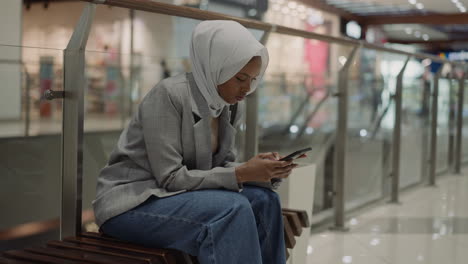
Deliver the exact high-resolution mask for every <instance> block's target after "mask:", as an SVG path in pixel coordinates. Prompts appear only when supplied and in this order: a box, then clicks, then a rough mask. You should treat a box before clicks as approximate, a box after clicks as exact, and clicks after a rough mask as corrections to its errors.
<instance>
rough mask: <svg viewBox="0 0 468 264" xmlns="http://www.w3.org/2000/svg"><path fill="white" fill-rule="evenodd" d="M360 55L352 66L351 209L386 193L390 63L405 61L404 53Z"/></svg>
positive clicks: (347, 192) (348, 172) (390, 126)
mask: <svg viewBox="0 0 468 264" xmlns="http://www.w3.org/2000/svg"><path fill="white" fill-rule="evenodd" d="M356 56H357V57H356V60H357V62H358V64H357V65H356V66H353V67H352V68H351V69H350V75H349V83H348V93H349V99H348V142H347V144H348V145H347V150H346V152H347V153H346V155H347V156H346V178H345V197H346V199H345V200H346V202H347V204H346V206H347V209H350V208H355V207H357V206H360V205H363V204H365V203H367V202H370V201H372V200H375V199H378V198H381V197H382V196H383V194H384V193H383V184H384V179H385V177H384V176H385V175H388V171H387V170H388V169H387V168H388V167H391V163H390V160H389V157H390V148H389V146H390V142H391V136H392V130H393V122H391V124H389V123H388V122H389V121H388V118H389V116H393V112H394V110H393V108H391V102H392V101H391V100H390V93H391V91H394V89H395V87H394V85H393V86H392V84H394V78H395V77H394V74H393V73H392V72H388V68H387V65H389V64H395V63H401V61H402V60H404V57H402V56H397V57H391V56H389V55H388V54H385V53H380V52H376V51H374V50H369V49H362V50H361V51H360V53H358V54H357V55H356ZM395 68H398V67H397V66H396V65H392V67H391V69H395ZM400 68H401V67H400ZM392 74H393V75H392ZM392 81H393V82H392Z"/></svg>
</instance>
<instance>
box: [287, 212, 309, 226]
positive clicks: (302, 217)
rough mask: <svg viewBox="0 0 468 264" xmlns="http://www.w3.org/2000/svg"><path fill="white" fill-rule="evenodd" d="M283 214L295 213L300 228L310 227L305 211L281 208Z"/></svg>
mask: <svg viewBox="0 0 468 264" xmlns="http://www.w3.org/2000/svg"><path fill="white" fill-rule="evenodd" d="M283 212H293V213H297V214H298V216H299V219H300V220H301V224H302V227H310V222H309V216H308V215H307V212H306V211H304V210H295V209H289V208H283Z"/></svg>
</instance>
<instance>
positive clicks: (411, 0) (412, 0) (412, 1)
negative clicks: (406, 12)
mask: <svg viewBox="0 0 468 264" xmlns="http://www.w3.org/2000/svg"><path fill="white" fill-rule="evenodd" d="M408 2H409V3H410V4H412V5H415V4H416V3H417V2H418V1H417V0H408Z"/></svg>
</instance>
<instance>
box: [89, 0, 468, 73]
mask: <svg viewBox="0 0 468 264" xmlns="http://www.w3.org/2000/svg"><path fill="white" fill-rule="evenodd" d="M81 1H84V2H91V3H96V4H104V5H109V6H116V7H123V8H128V9H134V10H140V11H146V12H150V13H158V14H164V15H171V16H178V17H185V18H192V19H197V20H233V21H237V22H239V23H240V24H242V25H243V26H245V27H248V28H252V29H259V30H263V31H270V32H275V33H279V34H283V35H289V36H296V37H303V38H308V39H316V40H320V41H326V42H330V43H337V44H343V45H350V46H362V47H364V48H368V49H374V50H379V51H384V52H391V53H397V54H401V55H407V56H413V57H415V58H419V59H430V60H432V61H435V62H440V63H451V64H453V65H459V66H461V65H464V63H460V62H454V61H449V60H447V59H443V58H440V57H437V56H435V55H430V54H424V53H411V52H406V51H402V50H397V49H392V48H388V47H385V46H382V45H377V44H372V43H369V42H367V41H359V40H355V39H351V38H345V37H332V36H328V35H323V34H317V33H314V32H309V31H305V30H300V29H295V28H291V27H285V26H280V25H276V24H271V23H265V22H261V21H257V20H252V19H245V18H239V17H234V16H229V15H224V14H220V13H216V12H211V11H206V10H200V9H197V8H192V7H186V6H177V5H173V4H166V3H160V2H153V1H151V0H81Z"/></svg>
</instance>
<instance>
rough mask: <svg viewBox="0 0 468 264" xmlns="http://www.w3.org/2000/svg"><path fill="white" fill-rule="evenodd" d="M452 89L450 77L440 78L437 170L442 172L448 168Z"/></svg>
mask: <svg viewBox="0 0 468 264" xmlns="http://www.w3.org/2000/svg"><path fill="white" fill-rule="evenodd" d="M452 89H453V88H452V83H451V80H450V79H446V78H443V79H440V80H439V98H438V117H437V118H438V119H437V165H436V172H442V171H446V170H447V169H448V153H449V144H448V143H449V138H450V136H449V132H450V122H449V109H450V96H451V94H453V92H451V90H452Z"/></svg>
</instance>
